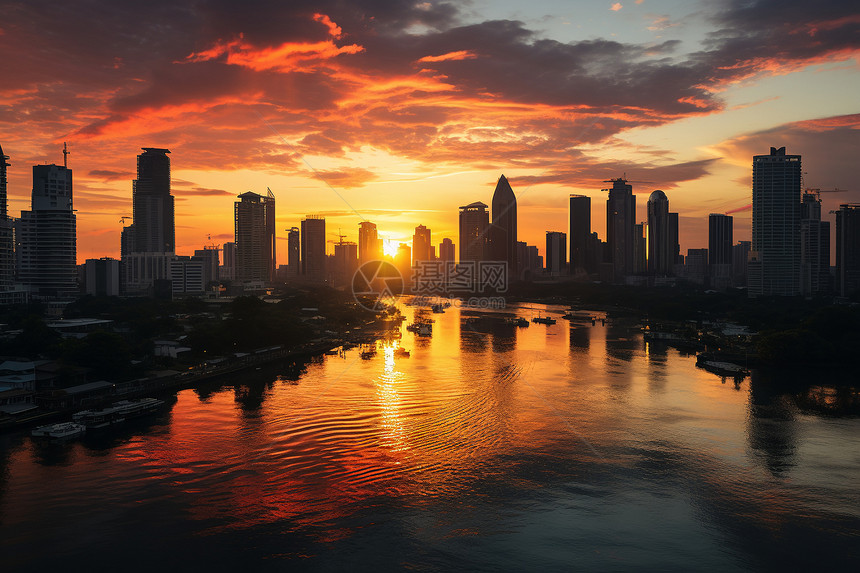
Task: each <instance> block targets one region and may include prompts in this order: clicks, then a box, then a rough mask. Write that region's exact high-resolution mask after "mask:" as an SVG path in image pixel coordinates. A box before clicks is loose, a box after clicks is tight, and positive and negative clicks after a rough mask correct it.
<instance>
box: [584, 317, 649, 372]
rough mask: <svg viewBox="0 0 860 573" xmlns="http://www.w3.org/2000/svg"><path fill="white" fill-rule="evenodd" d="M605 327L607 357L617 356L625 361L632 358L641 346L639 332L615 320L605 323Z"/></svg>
mask: <svg viewBox="0 0 860 573" xmlns="http://www.w3.org/2000/svg"><path fill="white" fill-rule="evenodd" d="M595 328H597V327H595ZM605 328H606V355H607V358H609V357H612V358H617V359H619V360H624V361H626V362H630V361H631V360H633V357H634V355H635V354H636V351H637V350H640V349H641V348H642V346H641V342H639V339H640V338H641V334H639V333H636V332H634V331H633V329H631V328H630V327H627V326H621V325H618V324H616V322H615V321H612V322H609V323H607V325H606V327H605Z"/></svg>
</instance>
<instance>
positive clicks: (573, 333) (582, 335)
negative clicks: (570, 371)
mask: <svg viewBox="0 0 860 573" xmlns="http://www.w3.org/2000/svg"><path fill="white" fill-rule="evenodd" d="M590 346H591V331H590V330H589V328H588V327H586V326H574V325H573V324H571V325H570V347H571V348H581V349H582V350H586V351H587V350H588V349H589V347H590Z"/></svg>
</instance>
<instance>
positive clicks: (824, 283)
mask: <svg viewBox="0 0 860 573" xmlns="http://www.w3.org/2000/svg"><path fill="white" fill-rule="evenodd" d="M828 290H830V221H822V220H821V198H820V195H819V191H818V190H817V189H808V190H806V191H805V192H804V193H803V198H802V201H801V203H800V293H801V294H803V295H806V296H809V295H814V294H823V293H826V292H827V291H828Z"/></svg>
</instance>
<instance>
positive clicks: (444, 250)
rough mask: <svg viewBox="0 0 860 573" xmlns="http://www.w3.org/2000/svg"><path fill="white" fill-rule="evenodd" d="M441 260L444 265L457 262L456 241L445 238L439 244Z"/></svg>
mask: <svg viewBox="0 0 860 573" xmlns="http://www.w3.org/2000/svg"><path fill="white" fill-rule="evenodd" d="M439 260H440V261H442V262H443V263H453V262H454V260H455V254H454V241H452V240H451V239H448V238H445V239H442V242H441V243H439Z"/></svg>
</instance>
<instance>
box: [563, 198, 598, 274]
mask: <svg viewBox="0 0 860 573" xmlns="http://www.w3.org/2000/svg"><path fill="white" fill-rule="evenodd" d="M569 217H570V228H569V229H568V232H569V233H570V274H572V275H575V274H583V273H586V274H588V273H593V272H594V271H595V270H596V264H595V263H596V261H594V260H593V257H591V256H589V255H590V254H591V253H590V252H589V249H588V237H589V235H591V197H589V196H587V195H571V196H570V213H569Z"/></svg>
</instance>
